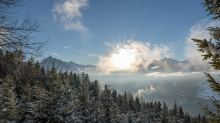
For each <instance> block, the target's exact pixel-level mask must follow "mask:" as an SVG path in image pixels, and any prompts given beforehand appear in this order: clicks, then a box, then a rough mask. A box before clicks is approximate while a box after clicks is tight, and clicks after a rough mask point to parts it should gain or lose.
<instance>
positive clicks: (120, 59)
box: [112, 49, 135, 69]
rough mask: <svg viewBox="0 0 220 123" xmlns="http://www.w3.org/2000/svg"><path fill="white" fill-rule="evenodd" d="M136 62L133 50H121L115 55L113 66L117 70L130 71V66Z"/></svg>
mask: <svg viewBox="0 0 220 123" xmlns="http://www.w3.org/2000/svg"><path fill="white" fill-rule="evenodd" d="M134 60H135V55H134V53H133V50H131V49H120V50H119V52H118V53H114V54H113V57H112V64H113V65H114V66H115V67H116V68H117V69H129V68H130V64H131V63H132V62H133V61H134Z"/></svg>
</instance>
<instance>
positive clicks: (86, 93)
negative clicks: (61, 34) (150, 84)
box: [0, 50, 208, 123]
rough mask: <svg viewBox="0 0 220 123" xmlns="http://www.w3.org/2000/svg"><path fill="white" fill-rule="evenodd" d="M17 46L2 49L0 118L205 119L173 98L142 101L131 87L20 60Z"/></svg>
mask: <svg viewBox="0 0 220 123" xmlns="http://www.w3.org/2000/svg"><path fill="white" fill-rule="evenodd" d="M24 59H25V57H24V56H22V54H21V51H18V52H13V53H12V52H9V51H6V52H3V51H2V50H1V61H2V62H1V63H4V62H6V61H7V63H8V64H7V65H4V64H0V65H1V67H0V68H1V70H0V71H1V74H0V75H1V86H0V91H1V98H0V101H1V103H0V108H1V110H0V117H1V122H8V121H9V122H42V123H43V122H49V123H54V122H57V123H62V122H63V123H64V122H73V123H80V122H82V123H84V122H86V123H111V122H112V123H113V122H118V123H140V122H146V123H149V122H155V123H156V122H162V123H168V122H182V123H206V122H208V120H207V119H206V117H205V116H200V115H198V116H191V115H190V114H189V113H187V112H184V109H182V107H181V106H177V105H176V103H175V104H174V106H173V107H168V106H167V105H166V102H156V101H154V102H153V101H151V102H145V101H144V99H143V97H142V96H140V95H137V96H136V97H133V95H132V94H131V93H129V92H124V94H117V91H116V90H115V89H110V88H109V85H105V87H104V89H101V87H100V83H99V81H98V80H94V81H91V80H90V79H89V75H88V74H86V73H84V72H83V73H82V74H81V75H79V74H76V73H73V72H70V73H68V72H67V71H66V72H65V71H63V72H62V71H60V72H58V73H57V72H56V71H57V70H56V68H55V67H53V68H52V69H45V68H44V67H43V66H40V64H39V62H38V61H37V62H34V61H33V60H28V61H27V62H26V61H24Z"/></svg>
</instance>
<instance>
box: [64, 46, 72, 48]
mask: <svg viewBox="0 0 220 123" xmlns="http://www.w3.org/2000/svg"><path fill="white" fill-rule="evenodd" d="M70 47H71V46H68V47H63V48H70Z"/></svg>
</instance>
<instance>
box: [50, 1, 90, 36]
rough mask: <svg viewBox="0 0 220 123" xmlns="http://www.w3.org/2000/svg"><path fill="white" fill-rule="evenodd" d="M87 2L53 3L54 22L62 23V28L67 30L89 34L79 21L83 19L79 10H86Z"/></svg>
mask: <svg viewBox="0 0 220 123" xmlns="http://www.w3.org/2000/svg"><path fill="white" fill-rule="evenodd" d="M87 2H88V0H62V1H59V2H55V5H54V6H53V9H51V11H52V12H53V17H54V20H58V21H60V22H62V24H63V25H64V28H65V29H67V30H72V29H73V30H77V31H80V32H81V33H84V34H85V33H89V30H88V28H86V27H85V26H84V25H83V24H82V22H81V20H82V18H83V16H82V13H81V12H80V9H81V8H86V7H87V6H88V4H87Z"/></svg>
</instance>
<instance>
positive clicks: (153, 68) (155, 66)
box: [151, 66, 160, 69]
mask: <svg viewBox="0 0 220 123" xmlns="http://www.w3.org/2000/svg"><path fill="white" fill-rule="evenodd" d="M159 67H160V66H154V67H151V68H152V69H156V68H159Z"/></svg>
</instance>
